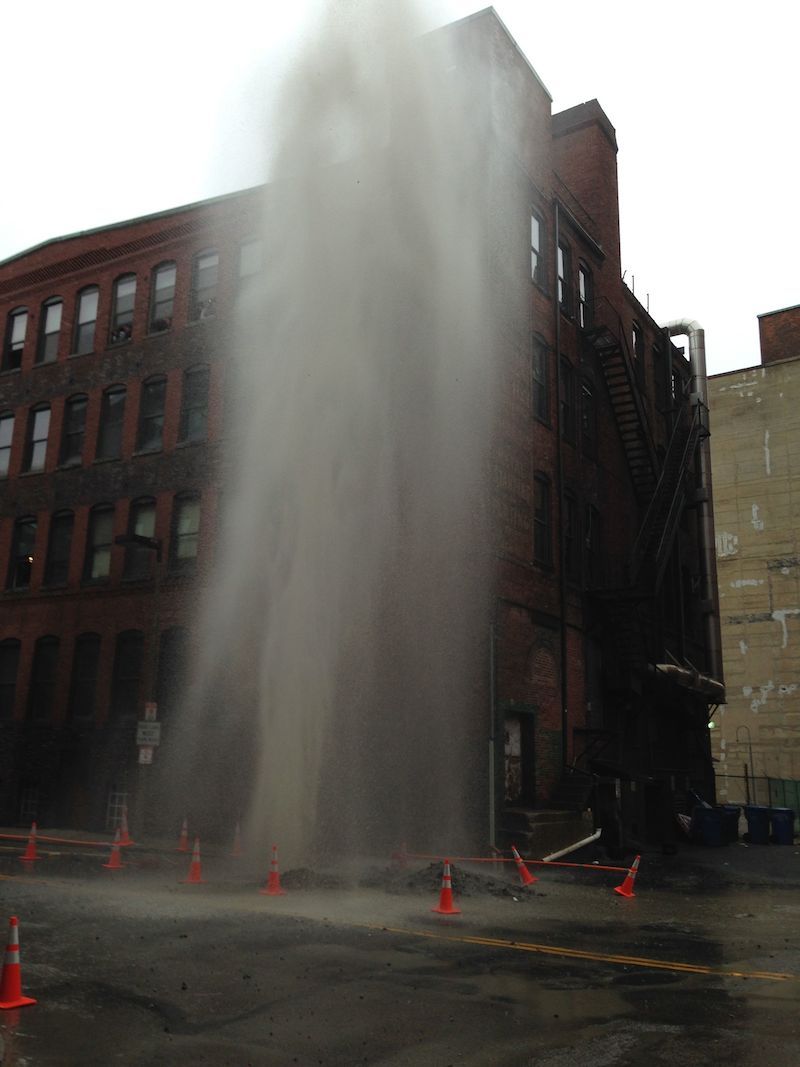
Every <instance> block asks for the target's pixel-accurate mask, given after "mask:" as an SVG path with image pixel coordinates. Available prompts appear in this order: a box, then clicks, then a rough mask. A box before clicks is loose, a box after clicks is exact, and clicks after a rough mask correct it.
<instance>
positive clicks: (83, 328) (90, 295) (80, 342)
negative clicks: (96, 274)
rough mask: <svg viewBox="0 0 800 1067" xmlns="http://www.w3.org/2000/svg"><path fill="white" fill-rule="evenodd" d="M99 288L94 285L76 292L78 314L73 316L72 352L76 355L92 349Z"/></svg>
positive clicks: (84, 353) (81, 354)
mask: <svg viewBox="0 0 800 1067" xmlns="http://www.w3.org/2000/svg"><path fill="white" fill-rule="evenodd" d="M99 299H100V290H99V289H98V288H97V286H96V285H93V286H91V287H90V288H88V289H84V290H82V292H80V293H79V294H78V314H77V315H76V317H75V343H74V345H73V352H74V354H75V355H76V356H83V355H86V353H87V352H93V351H94V328H95V326H96V325H97V303H98V301H99Z"/></svg>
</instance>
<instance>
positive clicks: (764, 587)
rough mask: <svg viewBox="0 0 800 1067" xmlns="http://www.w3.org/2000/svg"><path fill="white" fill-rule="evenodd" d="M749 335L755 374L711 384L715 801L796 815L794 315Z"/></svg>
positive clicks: (799, 599) (798, 681)
mask: <svg viewBox="0 0 800 1067" xmlns="http://www.w3.org/2000/svg"><path fill="white" fill-rule="evenodd" d="M759 333H760V339H761V365H760V366H758V367H749V368H747V369H746V370H736V371H730V372H728V373H726V374H716V375H714V376H713V377H712V378H711V379H710V381H709V387H710V391H711V396H712V401H713V405H714V413H715V425H716V426H717V430H716V432H715V434H714V447H713V469H714V485H715V510H716V520H717V566H718V568H719V589H720V606H721V609H722V613H721V614H722V640H723V651H724V657H725V671H726V675H727V678H728V683H729V685H728V703H727V705H726V707H725V708H722V709H720V712H719V714H717V715H716V716H715V718H714V727H715V728H714V730H713V731H712V746H713V751H714V756H715V759H716V760H717V765H716V772H717V791H718V793H719V796H720V798H721V799H723V800H727V801H730V802H731V803H739V802H744V801H746V800H750V801H752V802H757V803H759V804H767V803H770V802H771V803H773V804H777V805H779V806H783V805H786V806H788V807H792V808H794V809H795V810H799V809H798V802H800V797H798V794H797V789H798V781H800V658H799V656H798V649H799V647H800V646H798V618H799V617H800V545H799V544H798V534H797V527H798V504H797V500H796V490H795V488H794V487H795V485H796V482H795V479H796V478H797V477H798V472H799V471H800V466H799V465H800V444H798V441H799V440H800V438H798V429H799V428H800V415H799V414H798V407H797V398H798V396H800V307H792V308H784V309H782V310H780V311H772V312H768V313H767V314H764V315H760V316H759ZM754 779H755V780H754ZM767 779H770V780H771V782H768V781H767ZM787 790H788V792H787Z"/></svg>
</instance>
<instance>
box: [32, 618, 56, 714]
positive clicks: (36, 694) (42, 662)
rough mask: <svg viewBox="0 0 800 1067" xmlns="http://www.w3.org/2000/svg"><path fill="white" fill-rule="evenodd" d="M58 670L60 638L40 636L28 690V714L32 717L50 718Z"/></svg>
mask: <svg viewBox="0 0 800 1067" xmlns="http://www.w3.org/2000/svg"><path fill="white" fill-rule="evenodd" d="M57 672H58V638H57V637H40V638H39V640H38V641H37V642H36V647H35V648H34V652H33V666H32V667H31V683H30V689H29V691H28V715H29V716H30V717H31V718H32V719H49V718H50V716H51V715H52V713H53V700H54V698H55V695H56V675H57Z"/></svg>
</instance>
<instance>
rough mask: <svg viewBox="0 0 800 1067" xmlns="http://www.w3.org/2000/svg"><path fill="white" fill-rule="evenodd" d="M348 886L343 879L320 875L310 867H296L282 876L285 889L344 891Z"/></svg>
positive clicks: (331, 875) (332, 875)
mask: <svg viewBox="0 0 800 1067" xmlns="http://www.w3.org/2000/svg"><path fill="white" fill-rule="evenodd" d="M346 884H347V883H346V882H345V880H344V879H343V878H337V877H336V875H334V874H320V873H319V872H318V871H312V870H311V868H310V867H295V868H294V869H293V870H291V871H286V873H285V874H281V885H282V886H283V887H284V888H285V889H343V888H344V887H345V886H346Z"/></svg>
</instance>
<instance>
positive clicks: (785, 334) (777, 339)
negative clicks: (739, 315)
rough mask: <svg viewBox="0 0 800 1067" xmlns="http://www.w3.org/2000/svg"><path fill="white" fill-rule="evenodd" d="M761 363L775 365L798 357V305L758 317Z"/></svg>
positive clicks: (799, 315) (799, 322) (799, 333)
mask: <svg viewBox="0 0 800 1067" xmlns="http://www.w3.org/2000/svg"><path fill="white" fill-rule="evenodd" d="M758 333H759V337H760V340H761V362H762V363H775V362H777V361H778V360H781V359H796V358H797V357H798V356H800V305H798V306H797V307H793V308H784V309H783V310H782V311H770V312H768V313H767V314H765V315H759V316H758Z"/></svg>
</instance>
